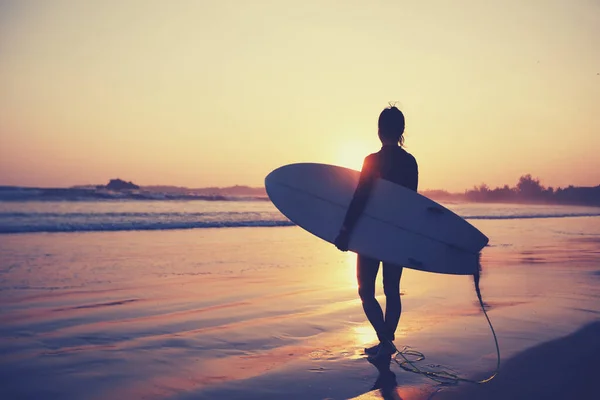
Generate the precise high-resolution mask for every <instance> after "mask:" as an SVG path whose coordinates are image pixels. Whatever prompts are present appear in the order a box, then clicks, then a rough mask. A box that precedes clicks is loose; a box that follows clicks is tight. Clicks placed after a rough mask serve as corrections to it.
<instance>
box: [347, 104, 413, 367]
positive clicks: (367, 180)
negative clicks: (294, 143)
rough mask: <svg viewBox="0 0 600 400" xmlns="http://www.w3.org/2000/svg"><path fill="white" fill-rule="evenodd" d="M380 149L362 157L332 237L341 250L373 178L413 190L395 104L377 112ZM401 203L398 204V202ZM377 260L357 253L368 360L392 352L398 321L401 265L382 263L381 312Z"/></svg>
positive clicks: (410, 162)
mask: <svg viewBox="0 0 600 400" xmlns="http://www.w3.org/2000/svg"><path fill="white" fill-rule="evenodd" d="M378 127H379V130H378V134H379V139H380V140H381V144H382V147H381V150H379V151H378V152H377V153H373V154H370V155H369V156H367V157H366V158H365V161H364V163H363V167H362V171H361V173H360V179H359V181H358V186H357V187H356V191H355V193H354V197H353V199H352V201H351V202H350V206H349V207H348V211H347V213H346V218H345V219H344V223H343V225H342V227H341V229H340V232H339V234H338V236H337V238H336V240H335V245H336V246H337V248H338V249H340V250H342V251H347V250H348V242H349V240H350V236H351V235H352V229H353V228H354V226H355V225H356V222H357V221H358V218H359V217H360V215H361V213H362V212H363V210H364V209H365V206H366V204H367V200H368V199H369V195H370V193H371V190H372V188H373V184H374V183H375V181H376V179H377V178H381V179H386V180H388V181H391V182H393V183H396V184H398V185H402V186H404V187H407V188H409V189H411V190H414V191H417V185H418V177H419V173H418V168H417V161H416V160H415V158H414V157H413V156H412V155H411V154H409V153H408V152H406V151H405V150H404V149H403V147H402V146H403V144H404V114H402V111H400V110H399V109H398V108H396V107H395V106H390V107H389V108H386V109H385V110H383V111H382V112H381V114H380V115H379V122H378ZM400 206H401V205H400ZM379 264H380V260H376V259H373V258H369V257H366V256H363V255H360V254H359V255H358V258H357V263H356V276H357V279H358V294H359V296H360V299H361V301H362V305H363V309H364V311H365V314H366V316H367V318H368V320H369V322H370V323H371V325H372V326H373V328H374V329H375V332H376V333H377V337H378V339H379V344H378V345H376V346H373V347H370V348H367V349H365V353H367V354H368V356H369V359H370V360H371V361H376V360H380V359H381V360H383V359H384V358H385V357H390V356H391V355H393V354H394V353H396V351H397V350H396V347H395V346H394V343H393V341H394V339H395V332H396V328H397V327H398V322H399V321H400V313H401V311H402V306H401V303H400V278H401V277H402V266H400V265H394V264H390V263H387V262H384V263H383V291H384V293H385V299H386V307H385V315H384V313H383V311H382V309H381V306H380V305H379V303H378V302H377V299H376V298H375V278H376V277H377V272H378V270H379Z"/></svg>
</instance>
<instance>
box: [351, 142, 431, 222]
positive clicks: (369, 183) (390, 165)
mask: <svg viewBox="0 0 600 400" xmlns="http://www.w3.org/2000/svg"><path fill="white" fill-rule="evenodd" d="M377 178H381V179H385V180H388V181H390V182H393V183H395V184H398V185H402V186H404V187H406V188H408V189H411V190H414V191H415V192H416V191H417V186H418V184H419V170H418V166H417V160H415V158H414V157H413V156H412V155H411V154H410V153H408V152H407V151H406V150H404V149H403V148H402V147H400V146H397V145H385V146H383V147H382V148H381V150H379V151H378V152H377V153H373V154H370V155H368V156H367V157H366V158H365V161H364V163H363V167H362V170H361V173H360V179H359V181H358V186H357V187H356V191H355V192H354V197H353V198H352V201H351V202H350V206H349V207H348V211H347V212H346V218H345V219H344V225H343V226H344V228H345V229H347V230H350V231H351V230H352V228H354V225H355V224H356V221H357V220H358V217H359V216H360V214H362V212H363V211H364V208H365V206H366V205H367V200H368V199H369V195H370V194H371V189H372V188H373V184H374V183H375V181H376V180H377Z"/></svg>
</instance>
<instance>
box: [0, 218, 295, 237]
mask: <svg viewBox="0 0 600 400" xmlns="http://www.w3.org/2000/svg"><path fill="white" fill-rule="evenodd" d="M293 225H294V223H292V222H290V221H273V220H258V221H212V222H206V221H202V222H129V223H115V224H102V223H98V224H74V225H68V224H60V225H50V224H48V225H33V226H0V234H9V233H44V232H45V233H58V232H118V231H161V230H178V229H199V228H243V227H278V226H293Z"/></svg>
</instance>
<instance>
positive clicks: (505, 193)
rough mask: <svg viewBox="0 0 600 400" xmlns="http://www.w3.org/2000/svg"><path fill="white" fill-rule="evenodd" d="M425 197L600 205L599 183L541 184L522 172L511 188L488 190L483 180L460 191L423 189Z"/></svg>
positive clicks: (473, 200)
mask: <svg viewBox="0 0 600 400" xmlns="http://www.w3.org/2000/svg"><path fill="white" fill-rule="evenodd" d="M423 194H424V195H425V196H428V197H431V198H434V199H439V200H450V201H451V200H456V201H472V202H489V203H552V204H579V205H590V206H600V185H598V186H595V187H574V186H572V185H571V186H569V187H567V188H564V189H563V188H557V189H554V188H553V187H551V186H550V187H548V188H546V187H544V186H543V185H542V184H541V183H540V180H539V179H538V178H533V177H532V176H531V175H530V174H527V175H523V176H521V178H519V182H518V183H517V185H516V186H514V187H509V186H508V185H504V186H503V187H497V188H494V189H491V188H490V187H489V186H488V185H486V184H485V183H482V184H481V185H479V186H475V187H473V189H470V190H465V192H464V194H461V193H449V192H446V191H443V190H430V191H425V192H423Z"/></svg>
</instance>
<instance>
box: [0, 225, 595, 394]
mask: <svg viewBox="0 0 600 400" xmlns="http://www.w3.org/2000/svg"><path fill="white" fill-rule="evenodd" d="M471 222H472V223H473V224H474V225H476V226H477V227H478V228H479V229H481V230H482V231H483V232H484V233H486V234H487V235H488V236H489V237H490V246H489V247H486V248H485V250H484V252H483V257H482V263H483V268H484V274H483V277H482V291H483V296H484V300H485V302H486V304H487V306H488V309H489V315H490V318H491V319H492V322H493V323H494V327H495V329H496V331H497V333H498V338H499V342H500V347H501V351H502V355H503V357H509V356H511V355H514V354H516V353H517V352H519V351H521V350H523V349H525V348H528V347H530V346H532V345H534V344H537V343H540V342H543V341H546V340H550V339H553V338H556V337H559V336H562V335H566V334H568V333H571V332H573V331H574V330H576V329H577V328H578V327H580V326H581V325H583V324H585V323H586V322H589V321H594V320H598V319H600V290H598V285H599V284H600V262H599V261H600V219H599V218H598V217H577V218H539V219H521V218H519V219H500V220H497V219H477V220H472V221H471ZM1 239H2V240H1V241H0V260H1V261H0V311H1V312H0V395H2V396H0V397H2V398H16V397H18V398H61V399H80V398H91V399H95V398H98V399H101V398H108V397H111V398H113V397H114V398H152V399H153V398H157V399H163V398H177V399H179V398H181V399H212V398H228V399H235V398H245V399H248V398H256V399H259V398H260V399H269V398H273V399H276V398H281V397H282V396H285V397H286V398H292V399H294V398H298V399H301V398H333V399H342V398H349V397H354V396H358V395H360V394H361V393H364V392H366V391H368V390H369V389H370V387H371V385H372V384H373V382H374V381H375V379H376V378H377V371H376V370H375V368H373V367H372V366H371V365H370V364H368V363H367V362H366V360H364V358H363V355H362V348H363V347H364V346H366V345H370V344H372V343H373V342H374V341H375V335H374V333H373V331H372V329H371V328H370V326H369V325H368V324H367V323H366V320H365V317H364V315H363V313H362V309H361V307H360V303H359V301H358V298H357V295H356V283H355V276H354V275H355V270H354V261H355V256H354V255H353V254H351V253H340V252H339V251H337V250H336V249H335V248H334V247H333V246H331V245H329V244H327V243H324V242H322V241H320V240H318V239H316V238H314V237H312V236H311V235H309V234H307V233H306V232H304V231H302V230H301V229H300V228H297V227H273V228H266V227H265V228H227V229H195V230H161V231H132V232H127V231H125V232H88V233H27V234H19V235H2V236H1ZM380 292H381V290H380ZM402 294H403V296H402V301H403V314H402V319H401V322H400V326H399V330H398V334H397V340H396V344H397V345H398V346H399V347H402V346H404V345H408V346H411V347H413V348H416V349H417V350H419V351H421V352H423V353H424V354H425V355H426V357H427V358H426V363H428V364H439V365H442V366H444V367H446V368H452V370H454V371H455V372H456V373H458V374H460V375H461V376H471V377H475V378H480V377H484V376H486V375H488V374H489V373H491V372H492V371H493V369H494V367H495V348H494V344H493V339H492V337H491V334H490V331H489V327H488V326H487V323H486V321H485V319H484V317H483V315H482V313H481V311H480V310H479V308H478V307H479V305H478V303H477V299H476V297H475V293H474V290H473V282H472V279H471V278H470V277H465V276H446V275H436V274H428V273H422V272H418V271H412V270H405V272H404V275H403V278H402ZM394 371H395V372H396V374H397V376H398V381H399V384H400V385H401V386H404V387H406V388H414V389H415V391H419V390H421V389H422V388H423V387H429V386H430V385H431V383H430V382H429V381H428V380H427V379H426V378H424V377H422V376H418V375H414V374H410V373H406V372H400V370H399V369H397V368H396V369H395V370H394Z"/></svg>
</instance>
